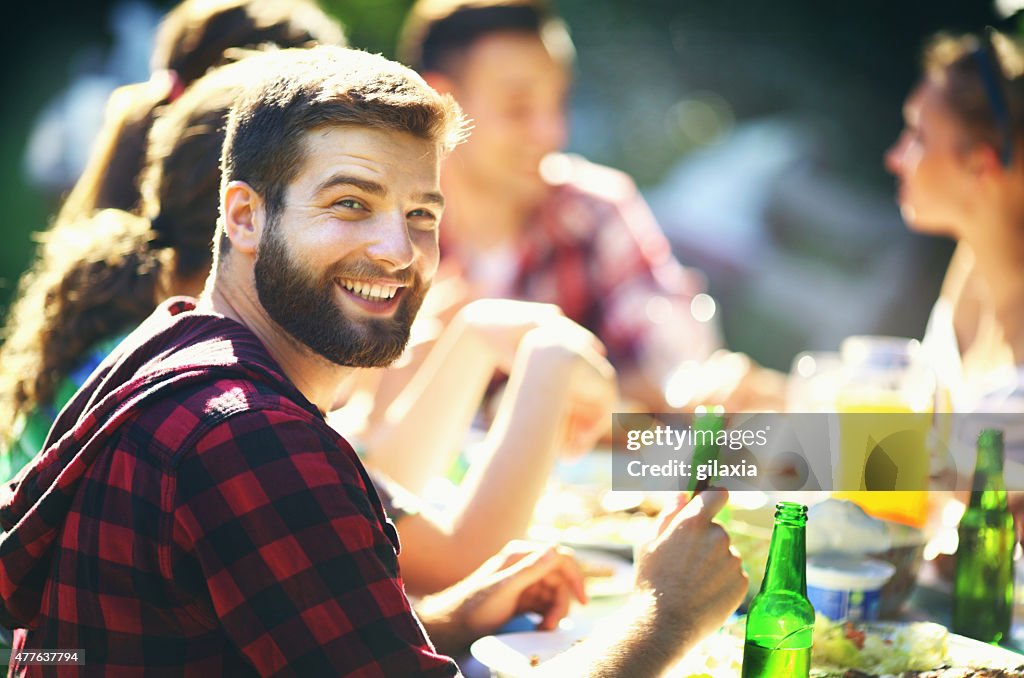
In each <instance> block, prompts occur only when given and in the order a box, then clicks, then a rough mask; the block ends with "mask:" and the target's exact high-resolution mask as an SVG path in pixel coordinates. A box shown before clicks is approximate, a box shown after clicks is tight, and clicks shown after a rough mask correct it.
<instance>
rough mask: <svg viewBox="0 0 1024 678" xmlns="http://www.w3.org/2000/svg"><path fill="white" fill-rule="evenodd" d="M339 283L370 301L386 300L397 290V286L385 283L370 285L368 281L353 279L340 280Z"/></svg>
mask: <svg viewBox="0 0 1024 678" xmlns="http://www.w3.org/2000/svg"><path fill="white" fill-rule="evenodd" d="M341 284H342V285H343V286H344V287H345V289H347V290H348V291H349V292H352V293H354V294H358V295H359V296H361V297H362V298H363V299H368V300H370V301H387V300H388V299H391V298H392V297H394V296H395V293H396V292H398V289H399V288H397V287H390V286H385V285H371V284H369V283H363V282H358V281H353V280H342V281H341Z"/></svg>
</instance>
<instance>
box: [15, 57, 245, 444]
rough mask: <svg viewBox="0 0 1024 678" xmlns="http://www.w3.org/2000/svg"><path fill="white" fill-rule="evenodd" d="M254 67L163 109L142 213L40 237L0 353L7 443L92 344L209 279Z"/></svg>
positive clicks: (235, 67)
mask: <svg viewBox="0 0 1024 678" xmlns="http://www.w3.org/2000/svg"><path fill="white" fill-rule="evenodd" d="M249 68H250V66H248V65H247V60H246V59H243V60H242V61H239V62H237V63H232V64H228V65H226V66H222V67H220V68H217V69H214V70H213V71H211V72H210V73H208V74H207V75H206V76H204V77H203V78H200V79H199V80H198V81H197V82H196V83H194V84H193V85H192V86H191V87H189V88H188V90H186V91H185V93H184V94H183V95H182V96H181V97H179V98H178V99H176V100H175V101H174V102H173V103H171V104H169V105H167V106H166V107H164V108H162V109H161V112H160V115H159V117H158V118H157V119H156V121H155V122H154V124H153V127H152V129H151V130H150V134H149V143H148V152H147V163H146V167H145V169H144V170H143V172H142V178H141V192H142V207H141V209H142V211H143V214H144V215H145V216H144V217H140V216H136V215H132V214H129V213H126V212H124V211H121V210H113V209H110V210H104V211H101V212H98V213H95V214H94V216H90V217H83V218H79V219H77V220H70V221H66V222H59V223H57V224H55V225H54V227H53V228H52V229H51V230H50V231H48V232H44V233H42V234H40V235H39V236H37V237H38V239H39V240H40V242H41V246H40V249H39V251H38V253H37V256H36V258H35V261H34V263H33V264H32V267H31V268H30V269H29V270H28V272H27V273H25V274H24V276H23V277H22V279H21V282H20V287H19V290H18V297H17V299H18V300H17V302H16V303H15V305H14V306H13V307H12V309H11V311H10V313H9V315H8V318H7V326H6V329H5V334H4V338H5V341H4V344H3V347H2V348H0V447H2V446H4V444H5V443H8V442H10V440H11V439H12V436H13V435H14V434H15V433H16V431H15V429H16V427H17V423H18V418H19V417H20V416H21V415H23V414H28V413H29V412H31V411H32V410H33V409H34V408H35V407H37V406H38V405H39V404H44V403H51V402H53V399H54V396H55V393H56V390H57V387H58V385H59V384H60V381H61V379H63V378H64V377H65V376H66V375H67V374H69V373H70V372H71V371H72V370H73V369H74V368H75V367H77V366H78V364H79V363H80V361H81V360H82V358H83V356H84V354H85V352H86V351H87V350H88V349H89V348H90V347H91V346H93V345H95V344H96V343H97V342H99V341H102V340H104V339H107V338H110V337H114V336H117V335H118V334H120V333H122V332H125V331H128V330H131V329H132V328H134V327H135V326H136V325H137V324H139V323H140V322H142V321H143V320H145V319H146V317H148V316H149V314H150V313H152V312H153V309H154V308H155V307H156V305H157V304H158V303H159V301H160V300H161V299H162V298H163V297H165V296H168V295H170V294H180V293H184V292H186V291H190V290H184V289H182V282H181V281H184V280H187V279H195V278H197V277H198V278H200V279H201V278H202V277H205V275H206V273H207V272H208V271H209V268H210V264H211V261H212V258H213V248H212V242H213V234H214V231H215V230H216V222H217V204H218V195H219V188H220V164H219V163H220V148H221V145H222V143H223V140H224V123H225V120H226V119H227V115H228V111H229V110H230V108H231V105H232V103H233V102H234V100H235V98H236V97H237V95H238V92H239V91H240V90H241V88H242V87H243V86H244V85H246V84H247V82H248V80H249V79H251V75H252V73H247V71H248V70H249ZM40 309H42V312H40Z"/></svg>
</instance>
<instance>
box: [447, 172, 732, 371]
mask: <svg viewBox="0 0 1024 678" xmlns="http://www.w3.org/2000/svg"><path fill="white" fill-rule="evenodd" d="M560 166H561V167H562V169H563V176H561V177H559V183H557V184H552V185H551V186H550V190H549V191H548V193H547V195H546V197H545V199H544V201H543V202H542V204H541V205H539V206H538V207H537V208H536V209H535V210H534V211H533V213H532V215H531V217H530V220H529V225H528V227H527V228H525V229H524V230H523V232H522V233H521V234H520V237H519V240H518V241H517V243H516V247H515V250H514V251H513V252H512V253H511V257H512V262H511V267H510V270H508V271H507V273H508V275H507V277H506V279H505V280H504V281H500V282H498V281H493V280H490V281H488V280H482V279H481V277H482V276H484V275H486V274H487V273H486V272H482V271H481V270H480V269H481V268H485V269H488V270H489V269H491V268H493V266H492V265H491V262H486V263H483V262H481V263H480V267H478V266H477V265H476V264H477V262H476V261H475V260H474V256H475V255H473V256H471V255H469V254H467V253H466V252H463V251H460V248H459V243H458V242H457V239H456V238H454V237H453V236H452V233H453V231H454V230H455V229H452V228H451V227H450V226H448V227H446V224H445V223H442V226H441V231H440V234H441V246H442V248H441V253H442V261H443V262H445V264H446V265H448V266H454V267H455V268H456V269H457V270H461V272H462V274H463V275H465V276H466V278H467V279H468V280H469V281H470V282H472V283H474V284H476V285H478V286H479V287H480V293H481V296H484V297H503V298H510V299H522V300H526V301H539V302H546V303H551V304H555V305H557V306H558V307H560V308H561V309H562V311H564V312H565V315H567V316H568V317H570V318H572V319H573V320H575V321H576V322H578V323H580V324H581V325H583V326H584V327H586V328H587V329H589V330H590V331H591V332H593V333H594V334H596V335H597V336H598V337H599V338H600V339H601V341H602V342H603V343H604V344H605V346H606V347H607V349H608V358H609V359H610V360H611V362H612V364H614V365H615V367H616V369H618V370H620V371H627V370H630V369H633V368H635V367H641V368H643V367H644V365H643V363H644V362H645V360H647V359H648V358H650V357H649V356H645V355H644V353H645V352H651V351H655V350H659V349H658V348H656V347H654V346H652V344H654V343H656V339H654V334H655V332H656V331H657V329H658V327H657V326H658V325H659V324H669V320H668V319H667V318H659V317H657V314H653V315H652V312H653V311H654V310H656V309H655V308H652V305H651V303H650V302H651V300H652V299H656V298H661V300H662V302H663V303H662V304H661V306H662V307H664V306H668V307H669V308H671V309H673V311H674V312H675V313H677V314H678V316H677V319H676V320H675V321H674V322H672V323H671V324H670V327H671V330H670V332H671V334H672V335H673V340H672V343H673V345H674V347H673V348H672V349H670V350H672V351H673V352H674V353H675V355H674V356H671V357H672V358H673V360H674V362H675V363H678V362H682V361H683V360H685V359H690V358H704V357H706V356H707V355H708V354H710V353H711V352H712V351H713V350H714V349H715V348H718V345H719V343H720V340H719V338H718V335H717V328H716V326H715V325H713V324H709V323H702V322H696V321H694V320H693V318H692V316H691V315H690V303H691V301H692V300H693V297H694V296H695V295H696V294H699V293H701V292H703V291H704V288H705V282H704V276H703V274H701V273H700V272H699V271H696V270H695V269H692V268H684V267H683V266H682V265H681V264H680V263H679V261H678V260H676V258H675V257H674V256H673V255H672V248H671V245H670V244H669V241H668V239H667V238H666V237H665V235H664V234H663V233H662V231H661V227H660V226H658V223H657V221H656V220H655V218H654V215H653V214H651V210H650V208H649V207H648V206H647V203H646V202H644V199H643V197H642V196H641V195H640V192H639V191H638V190H637V188H636V184H634V183H633V181H632V179H630V178H629V177H628V176H626V175H625V174H623V173H622V172H619V171H617V170H614V169H611V168H610V167H603V166H601V165H596V164H594V163H591V162H588V161H587V160H585V159H584V158H581V157H579V156H575V155H564V156H561V158H560ZM455 218H456V217H455V215H454V213H451V214H448V215H447V216H446V220H452V219H455ZM665 312H666V311H662V312H661V313H662V315H664V313H665ZM650 368H651V369H655V371H660V370H662V369H663V368H664V365H662V364H658V365H652V366H650Z"/></svg>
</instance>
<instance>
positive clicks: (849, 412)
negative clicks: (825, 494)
mask: <svg viewBox="0 0 1024 678" xmlns="http://www.w3.org/2000/svg"><path fill="white" fill-rule="evenodd" d="M836 409H837V411H838V412H839V466H838V469H837V475H836V478H835V481H836V488H838V491H837V492H835V493H834V494H835V496H837V497H840V498H844V499H850V500H851V501H854V502H856V503H857V504H859V505H860V506H861V507H862V508H863V509H864V510H865V511H867V512H868V513H870V514H871V515H873V516H875V517H878V518H883V519H886V520H894V521H897V522H901V523H906V524H909V525H913V526H915V527H921V526H923V525H924V523H925V520H926V518H927V510H928V493H927V487H928V485H927V483H928V471H929V454H928V447H927V444H926V443H927V439H928V431H929V429H930V427H931V421H932V413H931V407H930V403H924V402H920V403H913V404H911V403H910V402H909V400H908V399H907V398H906V397H905V395H904V394H902V393H899V392H894V391H884V390H875V389H860V388H858V389H854V390H847V391H844V392H841V393H840V394H839V398H838V400H837V403H836ZM872 490H875V491H872Z"/></svg>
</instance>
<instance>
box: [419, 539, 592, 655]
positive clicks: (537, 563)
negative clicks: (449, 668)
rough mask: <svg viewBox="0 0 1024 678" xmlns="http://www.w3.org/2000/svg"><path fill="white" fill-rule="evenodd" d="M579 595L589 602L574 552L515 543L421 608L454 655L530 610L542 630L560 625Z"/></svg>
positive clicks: (431, 630)
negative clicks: (537, 616)
mask: <svg viewBox="0 0 1024 678" xmlns="http://www.w3.org/2000/svg"><path fill="white" fill-rule="evenodd" d="M573 599H575V600H578V601H579V602H581V603H585V602H586V593H585V592H584V589H583V575H582V573H581V572H580V569H579V566H578V565H577V564H576V561H575V560H574V559H573V557H572V554H571V551H569V550H568V549H565V548H561V547H555V546H549V547H547V548H542V547H538V546H536V545H530V544H527V543H525V542H518V541H513V542H510V543H509V544H508V545H507V546H506V547H505V548H504V549H502V551H501V552H500V553H498V554H497V555H496V556H494V557H492V558H490V559H489V560H487V561H486V562H485V563H484V564H483V565H481V566H480V567H479V568H478V569H477V570H476V571H475V572H474V573H473V574H471V575H470V576H469V577H467V578H466V579H464V580H462V581H461V582H459V583H458V584H456V585H455V586H452V587H451V588H449V589H446V590H444V591H441V592H440V593H438V594H436V595H433V596H429V597H427V598H424V599H423V601H421V603H420V605H418V606H417V611H418V612H419V613H420V616H421V618H422V620H423V624H424V626H425V627H426V628H427V632H428V634H429V635H430V637H431V639H432V640H433V641H434V643H435V644H436V645H437V646H438V648H439V649H442V650H443V651H447V652H449V653H451V652H458V651H459V650H461V649H464V648H465V647H466V646H468V645H469V644H470V643H471V642H473V641H474V640H476V639H477V638H480V637H482V636H485V635H487V634H489V633H493V632H494V631H496V630H497V629H499V628H501V626H503V625H504V624H506V623H507V622H508V621H509V620H511V619H512V618H513V617H515V616H517V615H520V614H523V613H526V612H536V613H538V614H539V615H541V621H540V624H538V626H537V628H539V629H542V630H551V629H555V628H557V627H558V622H560V621H561V620H562V618H563V617H565V615H566V614H568V612H569V606H570V604H571V603H572V600H573Z"/></svg>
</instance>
